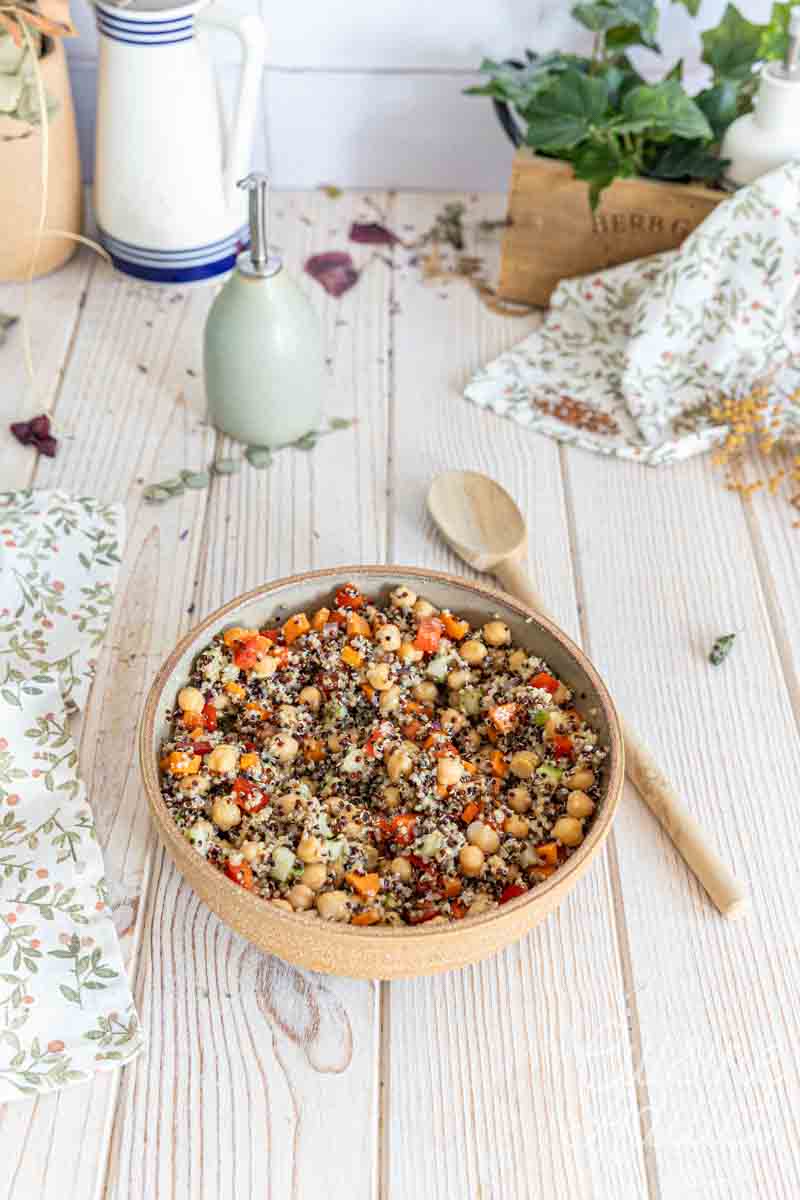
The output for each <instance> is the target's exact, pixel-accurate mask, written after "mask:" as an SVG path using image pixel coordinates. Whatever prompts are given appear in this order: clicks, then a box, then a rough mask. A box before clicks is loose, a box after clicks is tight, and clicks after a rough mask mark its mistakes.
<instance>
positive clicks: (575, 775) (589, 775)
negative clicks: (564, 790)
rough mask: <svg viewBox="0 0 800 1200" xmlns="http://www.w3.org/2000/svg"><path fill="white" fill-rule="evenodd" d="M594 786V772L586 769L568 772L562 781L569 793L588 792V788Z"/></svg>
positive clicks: (580, 768)
mask: <svg viewBox="0 0 800 1200" xmlns="http://www.w3.org/2000/svg"><path fill="white" fill-rule="evenodd" d="M593 784H594V771H590V770H589V769H588V767H578V768H576V770H574V771H570V773H569V775H567V776H566V777H565V779H564V786H565V787H568V788H569V789H570V791H576V792H588V790H589V788H590V787H592V785H593Z"/></svg>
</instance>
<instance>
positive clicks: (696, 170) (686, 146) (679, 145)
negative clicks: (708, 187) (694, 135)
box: [647, 138, 728, 183]
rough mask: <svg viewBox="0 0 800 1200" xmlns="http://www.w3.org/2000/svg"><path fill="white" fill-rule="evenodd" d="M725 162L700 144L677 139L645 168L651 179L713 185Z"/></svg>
mask: <svg viewBox="0 0 800 1200" xmlns="http://www.w3.org/2000/svg"><path fill="white" fill-rule="evenodd" d="M727 161H728V160H727V159H721V158H720V157H719V155H718V154H713V153H712V152H711V151H710V150H709V149H708V147H707V146H705V145H703V143H702V142H689V141H685V140H683V139H681V138H678V139H677V140H675V141H673V142H669V143H668V144H667V145H666V146H664V147H662V148H661V149H660V152H659V154H658V156H657V158H656V159H655V160H654V161H653V162H652V163H651V164H650V166H649V167H648V168H647V175H648V176H649V177H650V178H652V179H678V180H691V179H702V180H703V182H704V183H714V182H716V181H717V180H718V179H720V177H721V176H722V174H723V173H724V169H725V166H726V163H727Z"/></svg>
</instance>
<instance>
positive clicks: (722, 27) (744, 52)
mask: <svg viewBox="0 0 800 1200" xmlns="http://www.w3.org/2000/svg"><path fill="white" fill-rule="evenodd" d="M762 33H763V30H762V27H761V26H760V25H753V24H752V22H750V21H748V20H747V19H746V18H745V17H743V16H742V14H741V13H740V12H739V10H738V8H736V6H735V5H734V4H729V5H728V7H727V8H726V9H725V12H724V14H723V17H722V20H721V21H720V23H719V25H717V26H716V28H714V29H707V30H706V31H705V33H703V34H702V42H703V55H702V58H703V62H704V63H708V65H709V66H710V67H711V69H712V70H713V72H714V82H715V83H719V82H720V81H721V80H723V79H734V80H739V82H742V81H744V80H745V79H747V78H748V77H749V76H750V75H751V74H752V71H753V66H754V64H755V63H756V62H757V60H758V57H759V53H760V50H761V39H762Z"/></svg>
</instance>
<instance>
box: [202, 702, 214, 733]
mask: <svg viewBox="0 0 800 1200" xmlns="http://www.w3.org/2000/svg"><path fill="white" fill-rule="evenodd" d="M203 724H204V725H205V727H206V729H207V730H208V732H209V733H213V732H214V730H215V729H216V728H217V710H216V708H215V707H214V705H213V704H212V703H211V701H210V700H209V702H208V704H206V705H204V706H203Z"/></svg>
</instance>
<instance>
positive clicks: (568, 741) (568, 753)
mask: <svg viewBox="0 0 800 1200" xmlns="http://www.w3.org/2000/svg"><path fill="white" fill-rule="evenodd" d="M574 752H575V749H574V746H573V744H572V738H571V737H567V735H566V734H565V733H557V734H556V735H555V737H554V738H553V753H554V754H555V756H556V758H571V757H572V755H573V754H574Z"/></svg>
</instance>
